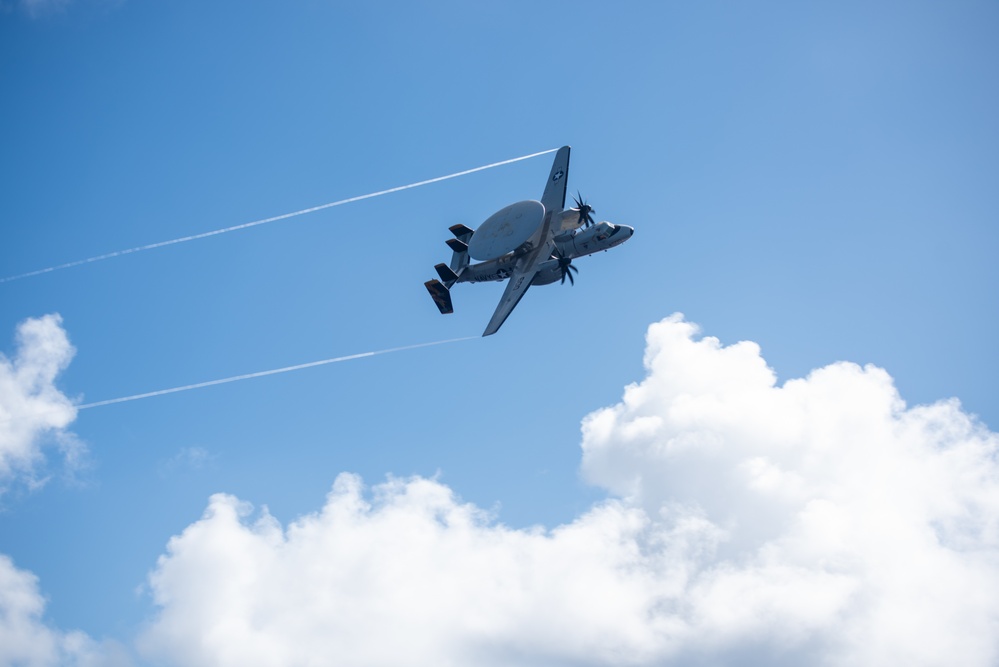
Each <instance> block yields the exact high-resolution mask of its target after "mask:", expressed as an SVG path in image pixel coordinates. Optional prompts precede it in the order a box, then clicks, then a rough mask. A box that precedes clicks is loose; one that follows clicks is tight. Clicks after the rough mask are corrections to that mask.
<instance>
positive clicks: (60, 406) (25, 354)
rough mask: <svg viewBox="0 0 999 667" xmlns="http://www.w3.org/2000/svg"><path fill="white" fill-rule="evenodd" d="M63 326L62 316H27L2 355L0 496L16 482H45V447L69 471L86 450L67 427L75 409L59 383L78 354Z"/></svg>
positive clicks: (0, 388)
mask: <svg viewBox="0 0 999 667" xmlns="http://www.w3.org/2000/svg"><path fill="white" fill-rule="evenodd" d="M61 324H62V319H61V318H60V317H59V315H46V316H44V317H40V318H37V319H27V320H25V321H23V322H21V324H20V325H18V327H17V352H16V353H15V355H14V357H13V359H8V358H7V357H6V356H4V355H3V354H0V494H2V492H3V491H4V490H5V488H6V487H7V486H8V485H9V484H10V483H11V482H13V481H24V482H26V483H27V484H28V485H29V486H38V485H40V484H43V483H44V482H45V478H44V477H39V476H38V474H37V472H38V468H39V466H40V464H41V462H42V460H43V458H44V455H43V449H44V447H45V446H46V445H55V446H56V448H57V449H59V450H60V451H61V453H62V454H63V456H64V458H65V460H66V463H67V464H68V466H69V468H70V469H72V468H73V467H74V466H75V465H77V464H79V463H80V460H81V457H82V456H83V454H84V451H85V450H84V447H83V445H82V444H81V443H80V442H79V441H78V440H77V439H76V437H75V436H74V435H73V434H72V433H70V432H69V431H67V430H66V427H67V426H68V425H69V424H70V423H71V422H72V421H73V420H74V419H76V408H75V407H74V406H73V403H72V401H70V400H69V399H68V398H67V397H66V396H65V395H63V394H62V392H60V391H59V390H58V389H57V388H56V386H55V380H56V377H57V376H58V375H59V373H61V372H62V371H63V370H65V369H66V367H67V366H68V365H69V362H70V360H72V358H73V355H74V354H75V350H74V349H73V346H72V345H70V343H69V338H68V337H67V336H66V332H65V331H64V330H63V328H62V326H61Z"/></svg>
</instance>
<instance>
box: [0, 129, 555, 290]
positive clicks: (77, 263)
mask: <svg viewBox="0 0 999 667" xmlns="http://www.w3.org/2000/svg"><path fill="white" fill-rule="evenodd" d="M557 150H558V149H557V148H552V149H549V150H546V151H541V152H540V153H531V154H530V155H521V156H520V157H515V158H511V159H509V160H503V161H501V162H493V163H492V164H487V165H483V166H481V167H475V168H474V169H466V170H465V171H459V172H456V173H454V174H448V175H447V176H438V177H437V178H431V179H428V180H426V181H419V182H417V183H410V184H409V185H400V186H397V187H394V188H389V189H388V190H379V191H378V192H372V193H369V194H366V195H358V196H356V197H350V198H348V199H341V200H340V201H334V202H330V203H329V204H320V205H319V206H313V207H312V208H303V209H302V210H301V211H295V212H294V213H284V214H283V215H275V216H274V217H272V218H264V219H263V220H254V221H253V222H244V223H243V224H241V225H234V226H232V227H226V228H225V229H216V230H214V231H211V232H202V233H201V234H194V235H192V236H184V237H182V238H179V239H171V240H170V241H160V242H159V243H150V244H148V245H143V246H138V247H136V248H128V249H126V250H117V251H115V252H109V253H107V254H104V255H97V256H96V257H88V258H87V259H78V260H76V261H75V262H69V263H67V264H59V265H58V266H50V267H49V268H47V269H38V270H37V271H29V272H28V273H21V274H19V275H16V276H9V277H7V278H0V283H7V282H11V281H12V280H20V279H21V278H30V277H31V276H38V275H41V274H43V273H51V272H52V271H58V270H60V269H69V268H72V267H74V266H81V265H83V264H89V263H91V262H100V261H102V260H105V259H111V258H112V257H119V256H120V255H129V254H131V253H133V252H141V251H143V250H152V249H153V248H162V247H163V246H168V245H174V244H175V243H185V242H187V241H195V240H197V239H203V238H207V237H209V236H217V235H219V234H226V233H228V232H235V231H239V230H240V229H249V228H250V227H256V226H258V225H266V224H267V223H269V222H277V221H278V220H287V219H288V218H294V217H296V216H299V215H305V214H306V213H315V212H316V211H322V210H323V209H327V208H333V207H334V206H342V205H344V204H350V203H351V202H355V201H361V200H362V199H371V198H372V197H381V196H382V195H388V194H392V193H393V192H399V191H400V190H409V189H410V188H418V187H420V186H421V185H430V184H431V183H439V182H440V181H446V180H448V179H451V178H458V177H459V176H467V175H468V174H474V173H475V172H477V171H485V170H486V169H492V168H493V167H501V166H503V165H505V164H511V163H513V162H520V161H521V160H529V159H530V158H532V157H538V156H539V155H547V154H548V153H554V152H555V151H557Z"/></svg>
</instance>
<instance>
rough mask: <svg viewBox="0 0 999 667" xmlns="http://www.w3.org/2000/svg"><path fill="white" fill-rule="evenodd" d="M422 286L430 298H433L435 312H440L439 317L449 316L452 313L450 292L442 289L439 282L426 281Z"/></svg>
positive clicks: (442, 286)
mask: <svg viewBox="0 0 999 667" xmlns="http://www.w3.org/2000/svg"><path fill="white" fill-rule="evenodd" d="M423 284H424V286H426V288H427V291H428V292H430V296H431V297H433V300H434V303H436V304H437V310H439V311H441V315H449V314H451V313H453V312H454V306H452V305H451V292H449V291H448V289H447V288H446V287H444V285H443V283H441V281H439V280H428V281H427V282H425V283H423Z"/></svg>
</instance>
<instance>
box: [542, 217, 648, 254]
mask: <svg viewBox="0 0 999 667" xmlns="http://www.w3.org/2000/svg"><path fill="white" fill-rule="evenodd" d="M634 233H635V230H634V229H633V228H632V227H628V226H627V225H615V224H614V223H612V222H607V221H606V220H605V221H603V222H598V223H597V224H595V225H593V226H592V227H590V228H589V229H584V230H582V231H578V232H576V233H575V234H571V235H567V236H565V237H562V238H556V239H555V245H556V246H557V247H558V250H559V252H560V253H561V254H562V255H563V256H565V257H582V256H584V255H592V254H593V253H595V252H600V251H601V250H609V249H610V248H613V247H614V246H617V245H621V244H622V243H624V242H625V241H627V240H628V239H630V238H631V235H632V234H634Z"/></svg>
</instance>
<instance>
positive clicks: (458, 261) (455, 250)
mask: <svg viewBox="0 0 999 667" xmlns="http://www.w3.org/2000/svg"><path fill="white" fill-rule="evenodd" d="M450 231H451V233H452V234H454V238H453V239H448V240H447V245H448V247H449V248H451V251H452V254H451V265H450V266H448V265H447V264H438V265H436V266H435V267H434V269H435V270H436V271H437V275H439V276H440V277H441V279H440V280H436V279H434V280H428V281H427V282H425V283H423V284H424V286H425V287H426V288H427V291H428V292H430V296H431V298H433V300H434V303H435V304H437V310H439V311H441V315H449V314H451V313H453V312H454V306H453V305H452V304H451V287H452V286H453V285H454V284H455V283H456V282H458V276H459V275H461V272H462V271H464V270H465V267H466V266H468V241H469V240H470V239H471V238H472V234H473V233H474V232H473V231H472V230H471V229H469V228H468V227H466V226H465V225H462V224H457V225H451V227H450Z"/></svg>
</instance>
